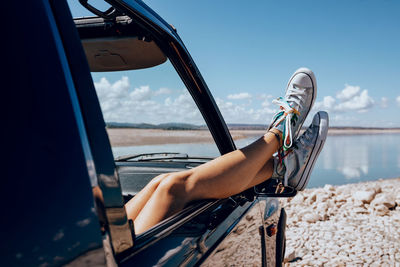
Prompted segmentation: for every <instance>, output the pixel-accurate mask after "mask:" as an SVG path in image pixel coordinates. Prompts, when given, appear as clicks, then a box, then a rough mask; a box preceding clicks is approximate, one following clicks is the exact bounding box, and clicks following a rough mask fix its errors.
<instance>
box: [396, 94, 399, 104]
mask: <svg viewBox="0 0 400 267" xmlns="http://www.w3.org/2000/svg"><path fill="white" fill-rule="evenodd" d="M396 103H397V105H398V106H399V107H400V95H399V96H398V97H396Z"/></svg>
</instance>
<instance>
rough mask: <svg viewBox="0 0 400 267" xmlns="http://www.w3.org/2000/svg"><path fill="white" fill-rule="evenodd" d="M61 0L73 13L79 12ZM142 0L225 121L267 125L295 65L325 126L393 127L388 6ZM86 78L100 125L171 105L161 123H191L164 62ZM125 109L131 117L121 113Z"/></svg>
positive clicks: (396, 110)
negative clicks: (310, 83) (308, 72)
mask: <svg viewBox="0 0 400 267" xmlns="http://www.w3.org/2000/svg"><path fill="white" fill-rule="evenodd" d="M69 2H70V4H71V9H72V12H73V14H74V16H82V15H88V13H85V12H82V11H81V10H79V9H78V7H77V6H76V5H74V4H73V3H72V1H69ZM145 3H147V4H148V5H149V6H150V7H152V8H153V9H154V10H155V11H156V12H157V13H159V14H160V15H161V16H162V17H163V18H164V19H165V20H166V21H167V22H169V23H171V24H173V25H174V26H175V27H176V28H177V30H178V33H179V35H180V36H181V38H182V39H183V41H184V43H185V45H186V46H187V48H188V50H189V51H190V53H191V55H192V57H193V58H194V60H195V62H196V63H197V66H198V67H199V69H200V71H201V73H202V74H203V76H204V78H205V80H206V82H207V84H208V86H209V88H210V90H211V92H212V93H213V95H214V97H215V98H216V100H217V103H218V105H219V106H220V109H221V112H222V114H223V115H224V117H225V119H226V121H227V122H228V123H246V122H251V123H263V124H267V123H268V122H269V121H270V118H271V117H272V115H273V112H274V110H275V107H273V106H272V104H270V102H271V99H272V98H275V97H278V96H281V95H282V94H283V93H284V90H285V86H286V83H287V80H288V79H289V77H290V76H291V74H292V73H293V72H294V71H295V70H296V69H297V68H299V67H302V66H305V67H308V68H310V69H312V70H313V71H314V73H315V74H316V77H317V83H318V97H317V102H316V104H315V108H314V111H313V112H316V111H317V110H327V111H328V112H329V114H330V118H331V125H335V126H352V125H354V126H384V127H400V116H399V115H400V84H399V82H398V77H400V64H399V62H400V50H399V44H400V36H399V35H400V31H399V29H400V16H399V13H400V2H398V1H183V0H179V1H177V0H171V1H160V0H147V1H145ZM155 75H157V77H159V78H157V79H154V77H155ZM160 77H161V78H160ZM172 77H173V78H172ZM93 79H94V81H95V85H96V87H97V88H100V89H99V98H100V100H101V102H102V107H103V109H104V110H105V111H104V112H105V118H106V120H117V121H118V120H119V121H128V120H130V121H132V122H141V121H140V120H141V119H140V118H139V115H140V116H142V117H143V110H148V108H146V107H149V106H152V108H150V110H151V112H152V113H153V114H154V113H157V111H158V113H159V114H165V113H166V112H165V110H166V108H170V109H174V108H176V110H174V111H173V112H171V116H170V117H166V118H163V119H162V121H166V120H174V121H186V122H188V120H191V121H194V122H197V123H201V122H200V121H198V118H199V114H198V113H196V112H191V113H190V112H188V110H190V109H191V108H193V105H192V104H191V103H189V102H190V97H189V96H188V95H187V94H185V93H184V86H183V84H182V83H181V82H180V81H179V79H178V78H177V76H176V75H175V74H174V71H173V69H172V67H171V66H169V65H168V64H166V65H161V66H159V67H156V68H154V69H152V70H143V71H136V72H127V73H94V74H93ZM133 96H135V97H137V98H136V100H132V99H131V100H130V101H128V100H127V98H129V97H133ZM123 99H125V100H123ZM131 105H135V106H136V108H135V109H133V108H129V107H130V106H131ZM140 105H142V106H143V109H140V107H139V106H140ZM145 108H146V109H145ZM179 108H180V110H179ZM185 108H187V110H185ZM127 110H129V111H130V112H133V114H134V115H133V116H130V117H123V115H122V114H125V113H126V111H127ZM135 112H136V115H135ZM138 112H139V113H138ZM132 117H135V118H136V119H132ZM145 120H148V121H152V120H153V121H154V122H158V121H157V120H156V119H154V118H152V117H151V115H149V116H148V117H146V118H145Z"/></svg>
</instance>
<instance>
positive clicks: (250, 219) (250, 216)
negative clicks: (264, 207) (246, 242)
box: [246, 214, 254, 221]
mask: <svg viewBox="0 0 400 267" xmlns="http://www.w3.org/2000/svg"><path fill="white" fill-rule="evenodd" d="M246 220H248V221H252V220H254V216H253V215H250V214H247V215H246Z"/></svg>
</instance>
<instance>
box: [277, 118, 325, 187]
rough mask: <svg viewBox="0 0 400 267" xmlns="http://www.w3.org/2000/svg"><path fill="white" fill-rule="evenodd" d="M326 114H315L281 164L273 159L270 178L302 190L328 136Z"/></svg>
mask: <svg viewBox="0 0 400 267" xmlns="http://www.w3.org/2000/svg"><path fill="white" fill-rule="evenodd" d="M328 128H329V118H328V113H326V112H325V111H320V112H318V113H317V114H315V116H314V118H313V121H312V123H311V125H310V127H308V128H307V130H306V131H305V132H304V133H303V134H302V135H301V136H300V137H299V138H298V139H297V140H296V142H295V143H294V144H293V147H292V148H291V149H289V150H288V151H287V152H286V154H285V155H284V158H283V162H279V159H277V158H276V157H275V158H274V164H275V166H274V174H273V176H272V178H277V179H279V180H281V181H283V185H284V186H289V187H292V188H294V189H296V190H297V191H301V190H304V188H305V187H306V186H307V184H308V180H309V179H310V175H311V172H312V170H313V168H314V165H315V162H316V161H317V158H318V155H319V153H320V152H321V150H322V148H323V146H324V143H325V140H326V136H327V134H328Z"/></svg>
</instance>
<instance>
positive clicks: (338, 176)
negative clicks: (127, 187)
mask: <svg viewBox="0 0 400 267" xmlns="http://www.w3.org/2000/svg"><path fill="white" fill-rule="evenodd" d="M255 139H256V138H247V139H241V140H238V141H236V146H237V147H243V146H245V145H247V144H250V143H251V142H252V141H254V140H255ZM188 151H189V152H188ZM113 152H114V156H120V155H126V154H137V153H150V152H183V153H185V152H186V153H187V154H189V155H193V156H209V157H216V156H218V155H219V153H218V150H217V148H216V146H215V145H214V144H210V143H206V144H204V143H200V144H199V143H196V144H167V145H149V146H137V147H115V148H113ZM394 177H400V134H381V135H342V136H328V139H327V140H326V143H325V146H324V148H323V150H322V152H321V154H320V156H319V158H318V161H317V163H316V164H315V167H314V170H313V173H312V175H311V179H310V182H309V184H308V187H320V186H324V185H325V184H332V185H340V184H347V183H356V182H362V181H371V180H377V179H380V178H383V179H385V178H394Z"/></svg>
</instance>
